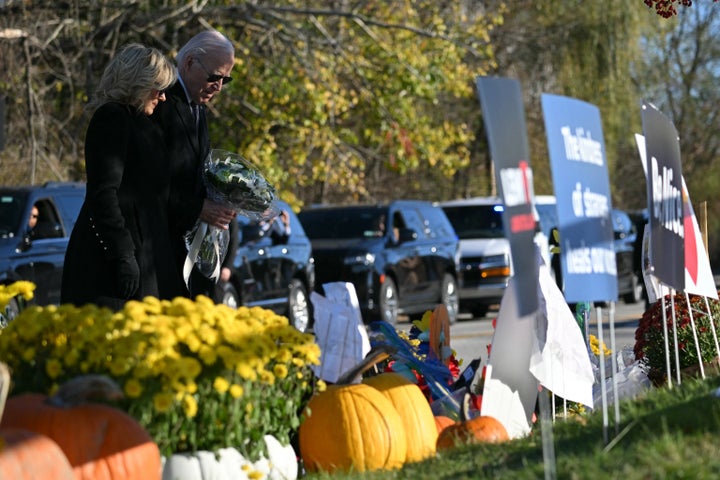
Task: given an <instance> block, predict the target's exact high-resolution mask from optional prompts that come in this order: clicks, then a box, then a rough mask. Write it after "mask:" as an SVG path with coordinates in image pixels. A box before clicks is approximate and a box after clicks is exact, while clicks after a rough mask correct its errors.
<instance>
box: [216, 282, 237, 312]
mask: <svg viewBox="0 0 720 480" xmlns="http://www.w3.org/2000/svg"><path fill="white" fill-rule="evenodd" d="M220 303H222V304H224V305H227V306H228V307H230V308H237V307H238V306H239V305H240V295H238V292H237V290H236V289H235V286H234V285H233V284H232V283H230V282H224V283H223V284H222V297H221V298H220Z"/></svg>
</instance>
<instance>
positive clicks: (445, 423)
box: [434, 415, 455, 435]
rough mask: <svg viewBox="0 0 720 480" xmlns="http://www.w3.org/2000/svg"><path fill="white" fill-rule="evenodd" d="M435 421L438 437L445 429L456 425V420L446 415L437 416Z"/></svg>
mask: <svg viewBox="0 0 720 480" xmlns="http://www.w3.org/2000/svg"><path fill="white" fill-rule="evenodd" d="M434 419H435V428H436V429H437V432H438V435H440V433H441V432H442V431H443V430H444V429H445V427H449V426H450V425H453V424H455V420H453V419H452V418H450V417H447V416H445V415H435V417H434Z"/></svg>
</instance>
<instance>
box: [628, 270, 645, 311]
mask: <svg viewBox="0 0 720 480" xmlns="http://www.w3.org/2000/svg"><path fill="white" fill-rule="evenodd" d="M642 298H643V285H642V283H641V282H640V279H639V278H638V276H637V274H635V273H633V275H632V289H631V290H630V291H629V292H628V293H626V294H625V295H623V302H625V303H628V304H635V303H638V302H639V301H640V300H642Z"/></svg>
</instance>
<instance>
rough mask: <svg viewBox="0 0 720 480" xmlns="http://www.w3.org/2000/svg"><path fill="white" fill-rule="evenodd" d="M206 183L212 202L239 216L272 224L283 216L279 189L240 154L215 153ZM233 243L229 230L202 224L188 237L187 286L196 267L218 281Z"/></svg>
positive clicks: (205, 170)
mask: <svg viewBox="0 0 720 480" xmlns="http://www.w3.org/2000/svg"><path fill="white" fill-rule="evenodd" d="M203 181H204V182H205V187H206V188H207V193H208V198H210V199H211V200H213V201H215V202H218V203H222V204H224V205H227V206H228V208H232V209H233V210H235V212H237V214H238V215H243V216H246V217H248V218H250V219H252V220H255V221H261V220H269V219H271V218H272V217H274V216H276V215H278V214H279V212H280V210H279V209H278V208H277V206H276V205H275V199H276V194H275V188H274V187H273V186H272V185H270V183H268V181H267V180H266V179H265V177H264V176H263V174H262V173H261V172H260V171H259V170H258V169H257V168H256V167H255V166H253V165H252V164H251V163H250V162H249V161H248V160H246V159H245V158H244V157H243V156H242V155H240V154H237V153H233V152H229V151H227V150H219V149H213V150H211V151H210V153H209V154H208V156H207V158H206V159H205V165H204V167H203ZM229 241H230V234H229V232H228V231H227V230H223V229H220V228H217V227H213V226H210V225H208V224H207V223H205V222H202V221H200V220H198V221H197V223H196V224H195V226H194V227H193V228H192V229H190V230H189V231H188V232H187V233H186V235H185V243H186V246H187V248H188V255H187V257H186V259H185V268H184V272H183V273H184V275H185V282H186V283H187V281H188V278H189V276H190V271H191V270H192V266H193V265H195V266H196V267H197V268H198V270H199V271H200V272H201V273H202V274H203V275H205V276H206V277H208V278H211V279H214V280H217V279H218V278H219V275H220V266H221V265H222V262H223V260H224V259H225V255H226V254H227V249H228V244H229Z"/></svg>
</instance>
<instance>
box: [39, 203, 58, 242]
mask: <svg viewBox="0 0 720 480" xmlns="http://www.w3.org/2000/svg"><path fill="white" fill-rule="evenodd" d="M35 206H36V207H37V209H38V219H37V224H36V225H35V228H34V229H33V232H34V233H33V235H32V237H33V238H34V239H43V238H60V237H62V236H63V231H62V223H61V222H60V216H59V215H58V212H57V209H56V208H55V204H54V203H53V202H52V201H51V200H49V199H47V198H43V199H39V200H36V201H35Z"/></svg>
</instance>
